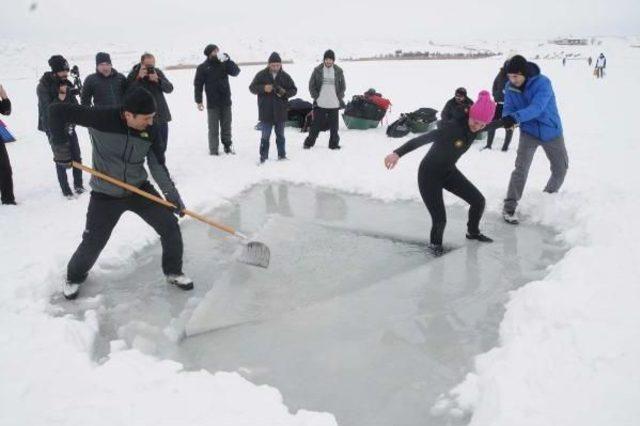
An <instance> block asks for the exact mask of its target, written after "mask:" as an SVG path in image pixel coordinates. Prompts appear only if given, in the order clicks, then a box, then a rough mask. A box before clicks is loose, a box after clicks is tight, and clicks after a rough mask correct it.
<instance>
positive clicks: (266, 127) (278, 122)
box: [249, 52, 298, 164]
mask: <svg viewBox="0 0 640 426" xmlns="http://www.w3.org/2000/svg"><path fill="white" fill-rule="evenodd" d="M249 91H251V93H253V94H254V95H258V119H259V120H260V124H259V126H260V130H261V131H262V138H261V139H260V164H262V163H264V162H265V161H267V158H269V138H271V130H272V129H273V128H274V127H275V129H276V146H277V148H278V160H286V159H287V153H286V151H285V146H284V144H285V138H284V122H285V121H286V120H287V107H288V100H289V98H290V97H292V96H295V95H296V93H298V89H297V88H296V85H295V83H294V82H293V79H292V78H291V76H290V75H289V74H287V73H286V72H285V71H284V70H283V69H282V60H281V59H280V55H279V54H278V53H276V52H273V53H272V54H271V56H269V65H268V66H267V68H265V69H263V70H262V71H259V72H258V73H257V74H256V76H255V77H254V78H253V81H252V82H251V85H250V86H249Z"/></svg>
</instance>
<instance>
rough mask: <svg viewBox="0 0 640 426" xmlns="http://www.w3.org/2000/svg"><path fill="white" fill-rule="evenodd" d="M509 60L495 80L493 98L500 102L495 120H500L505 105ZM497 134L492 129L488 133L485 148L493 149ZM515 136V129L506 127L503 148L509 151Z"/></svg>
mask: <svg viewBox="0 0 640 426" xmlns="http://www.w3.org/2000/svg"><path fill="white" fill-rule="evenodd" d="M506 65H507V62H506V61H505V63H504V65H503V66H502V68H500V71H498V75H496V78H495V79H494V80H493V89H492V93H493V99H494V100H495V101H496V103H497V104H498V105H497V106H496V115H495V117H494V120H499V119H500V118H502V109H503V107H504V87H505V86H506V85H507V82H508V81H509V79H508V78H507V71H506V70H505V66H506ZM495 136H496V131H495V130H490V131H489V132H488V135H487V145H486V146H485V147H484V148H483V149H491V147H492V145H493V139H494V138H495ZM512 138H513V129H506V134H505V137H504V143H503V144H502V150H503V151H507V150H508V149H509V144H510V143H511V139H512Z"/></svg>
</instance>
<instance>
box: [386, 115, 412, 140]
mask: <svg viewBox="0 0 640 426" xmlns="http://www.w3.org/2000/svg"><path fill="white" fill-rule="evenodd" d="M410 131H411V129H409V126H407V116H406V115H405V114H400V118H399V119H397V120H396V121H394V122H393V123H391V124H389V126H388V127H387V136H389V137H390V138H402V137H404V136H407V135H408V134H409V132H410Z"/></svg>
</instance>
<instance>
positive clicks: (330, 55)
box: [322, 49, 336, 62]
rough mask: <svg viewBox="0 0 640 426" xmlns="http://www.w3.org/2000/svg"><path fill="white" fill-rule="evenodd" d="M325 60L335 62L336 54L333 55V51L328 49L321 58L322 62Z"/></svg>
mask: <svg viewBox="0 0 640 426" xmlns="http://www.w3.org/2000/svg"><path fill="white" fill-rule="evenodd" d="M325 59H332V60H333V61H334V62H335V60H336V54H335V53H333V50H331V49H329V50H327V51H326V52H324V56H323V57H322V60H323V61H324V60H325Z"/></svg>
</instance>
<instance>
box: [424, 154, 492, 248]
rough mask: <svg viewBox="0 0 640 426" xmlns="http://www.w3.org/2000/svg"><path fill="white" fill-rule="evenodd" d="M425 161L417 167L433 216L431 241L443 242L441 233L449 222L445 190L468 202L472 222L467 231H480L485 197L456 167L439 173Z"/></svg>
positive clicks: (468, 223) (428, 206) (426, 202)
mask: <svg viewBox="0 0 640 426" xmlns="http://www.w3.org/2000/svg"><path fill="white" fill-rule="evenodd" d="M430 169H431V167H430V165H429V164H428V163H425V162H424V161H423V162H422V164H420V168H419V170H418V187H419V188H420V195H421V196H422V200H423V201H424V204H425V206H427V209H428V210H429V214H430V215H431V243H432V244H442V235H443V234H444V228H445V226H446V225H447V213H446V211H445V208H444V200H443V198H442V190H443V189H446V190H447V191H449V192H451V193H452V194H454V195H457V196H458V197H460V198H462V199H463V200H464V201H466V202H467V203H469V205H470V207H469V221H468V222H467V231H468V232H469V233H470V234H477V233H479V232H480V228H479V225H480V218H481V217H482V213H483V212H484V205H485V200H484V196H483V195H482V194H481V193H480V191H478V188H476V187H475V186H473V184H472V183H471V182H469V180H468V179H467V178H466V177H464V175H463V174H462V173H460V170H458V169H456V168H455V167H454V168H453V169H452V170H451V171H449V172H444V173H442V172H440V173H437V172H435V171H433V170H430Z"/></svg>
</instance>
